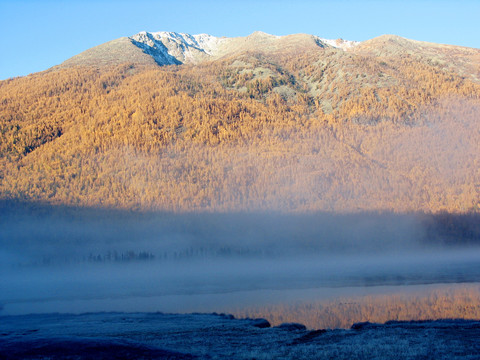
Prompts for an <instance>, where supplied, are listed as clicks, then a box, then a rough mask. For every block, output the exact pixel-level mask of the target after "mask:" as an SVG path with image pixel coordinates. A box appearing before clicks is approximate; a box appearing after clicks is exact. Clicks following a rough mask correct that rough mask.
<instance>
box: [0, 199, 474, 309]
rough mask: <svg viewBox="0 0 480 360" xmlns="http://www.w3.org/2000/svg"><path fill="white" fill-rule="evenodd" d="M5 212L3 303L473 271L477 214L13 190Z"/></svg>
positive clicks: (295, 292)
mask: <svg viewBox="0 0 480 360" xmlns="http://www.w3.org/2000/svg"><path fill="white" fill-rule="evenodd" d="M1 215H2V216H1V220H0V222H1V228H0V242H1V243H0V263H1V265H0V272H1V274H0V275H1V277H0V279H1V280H0V304H1V305H2V306H3V310H2V313H3V314H21V313H31V312H56V311H60V312H84V311H164V312H191V311H210V312H212V311H228V309H229V308H238V307H241V306H249V305H252V304H258V303H262V302H265V303H269V302H275V301H280V300H282V299H291V298H292V297H293V298H297V299H298V298H302V297H307V298H308V297H309V296H315V297H317V298H318V297H324V298H328V297H331V296H335V295H338V294H343V295H349V296H354V295H357V294H365V293H369V292H371V291H376V290H372V289H377V288H380V287H406V286H417V285H424V284H439V283H465V282H478V281H479V280H480V261H479V260H480V247H479V234H480V231H479V229H478V223H479V222H478V216H475V215H465V216H447V215H445V214H444V215H441V216H440V215H438V216H433V215H429V216H427V215H422V214H403V215H401V214H391V213H387V214H378V213H360V214H344V215H341V214H329V213H315V214H281V213H254V214H249V213H201V214H194V213H192V214H171V213H138V212H137V213H136V212H128V211H113V210H101V209H77V208H67V207H53V206H48V205H41V204H25V203H16V202H4V203H3V204H2V207H1ZM442 216H443V217H442ZM305 300H308V299H305Z"/></svg>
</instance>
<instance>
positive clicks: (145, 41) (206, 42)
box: [130, 31, 358, 65]
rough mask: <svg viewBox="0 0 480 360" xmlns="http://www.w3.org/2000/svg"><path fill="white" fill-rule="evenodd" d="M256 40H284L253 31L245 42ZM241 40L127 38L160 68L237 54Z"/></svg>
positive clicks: (342, 43) (347, 44) (160, 35)
mask: <svg viewBox="0 0 480 360" xmlns="http://www.w3.org/2000/svg"><path fill="white" fill-rule="evenodd" d="M258 38H260V39H269V41H270V40H271V41H276V40H277V39H278V40H280V39H282V38H285V37H284V36H276V35H270V34H267V33H264V32H261V31H256V32H254V33H253V34H251V35H249V36H247V37H246V38H245V39H249V40H252V41H253V42H255V41H256V40H258ZM315 38H317V39H318V40H319V41H320V42H322V43H323V44H327V45H329V46H332V47H335V48H339V49H343V50H347V49H349V48H352V47H354V46H356V45H357V44H358V42H356V41H346V40H343V39H338V40H329V39H323V38H320V37H316V36H315ZM240 39H242V38H225V37H222V38H218V37H215V36H212V35H208V34H198V35H190V34H186V33H177V32H171V31H158V32H147V31H141V32H139V33H138V34H135V35H133V36H131V37H130V40H131V41H132V42H133V43H134V44H135V45H136V46H138V47H140V48H141V49H142V50H143V51H144V52H145V53H147V54H149V55H150V56H152V57H153V58H154V60H155V61H156V62H157V63H158V64H160V65H171V64H183V63H190V64H196V63H199V62H202V61H204V60H206V59H209V58H212V57H215V56H219V55H224V54H225V53H228V51H229V49H237V50H236V51H238V49H241V48H242V46H244V45H243V44H245V43H244V42H243V40H242V41H241V42H239V40H240ZM221 45H222V46H221ZM223 45H224V46H223Z"/></svg>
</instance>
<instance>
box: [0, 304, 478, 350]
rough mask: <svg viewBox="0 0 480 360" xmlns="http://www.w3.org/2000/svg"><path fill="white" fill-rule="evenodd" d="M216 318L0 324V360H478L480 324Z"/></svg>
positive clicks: (45, 318) (114, 316)
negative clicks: (323, 325) (320, 324)
mask: <svg viewBox="0 0 480 360" xmlns="http://www.w3.org/2000/svg"><path fill="white" fill-rule="evenodd" d="M268 325H269V324H268V322H266V321H265V320H263V321H262V320H258V319H257V320H248V319H247V320H238V319H234V318H232V317H231V316H228V315H217V314H187V315H175V314H162V313H88V314H80V315H71V314H37V315H22V316H3V317H0V359H196V358H199V359H216V358H218V359H480V341H479V340H480V321H464V320H441V321H426V322H389V323H386V324H384V325H379V324H370V323H361V324H355V325H354V326H352V328H351V329H348V330H307V329H305V328H304V327H302V326H300V325H299V324H296V325H295V324H294V325H292V324H291V325H289V326H280V327H269V326H268Z"/></svg>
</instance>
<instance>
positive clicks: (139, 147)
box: [0, 36, 480, 213]
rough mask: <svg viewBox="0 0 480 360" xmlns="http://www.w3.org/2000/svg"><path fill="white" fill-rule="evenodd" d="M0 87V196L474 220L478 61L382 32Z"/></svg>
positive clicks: (143, 206) (87, 67) (61, 73)
mask: <svg viewBox="0 0 480 360" xmlns="http://www.w3.org/2000/svg"><path fill="white" fill-rule="evenodd" d="M299 44H300V45H299V46H300V47H299V46H291V47H284V48H275V49H268V48H255V47H252V48H248V49H243V50H242V51H239V52H235V53H231V54H226V55H224V56H222V57H220V58H218V59H214V60H209V61H203V62H201V63H199V64H193V65H189V64H183V65H182V64H181V65H170V66H158V65H156V64H147V63H141V62H138V63H135V62H133V63H132V62H129V63H121V64H115V63H111V64H103V65H101V66H100V65H99V66H95V65H92V62H91V59H90V62H89V64H83V65H82V63H81V61H77V62H75V64H74V65H71V66H62V67H56V68H53V69H50V70H47V71H45V72H41V73H36V74H32V75H30V76H26V77H21V78H13V79H9V80H5V81H1V82H0V197H1V198H3V199H21V200H28V201H37V200H38V201H43V202H47V203H53V204H68V205H81V206H102V207H115V208H124V209H140V210H166V211H197V210H205V211H230V210H236V211H241V210H277V211H287V212H289V211H337V212H352V211H353V212H355V211H382V210H387V211H396V212H404V211H426V212H440V211H448V212H457V213H458V212H469V211H480V196H479V194H480V80H479V77H480V50H476V49H467V48H460V47H454V46H442V45H436V44H428V43H420V42H414V41H410V40H407V39H402V38H398V37H392V36H386V37H381V38H377V39H372V40H369V41H368V42H364V43H361V44H360V45H358V46H357V47H355V48H354V49H352V50H348V51H345V50H342V49H337V48H333V47H326V46H323V47H322V46H313V45H312V46H310V45H305V44H303V43H299Z"/></svg>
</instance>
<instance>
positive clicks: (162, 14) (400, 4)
mask: <svg viewBox="0 0 480 360" xmlns="http://www.w3.org/2000/svg"><path fill="white" fill-rule="evenodd" d="M479 16H480V0H462V1H447V0H443V1H442V0H437V1H433V0H429V1H427V0H417V1H411V0H403V1H402V0H400V1H399V0H392V1H388V0H386V1H378V0H376V1H374V0H370V1H353V0H350V1H348V0H343V1H342V0H340V1H313V0H288V1H286V0H276V1H271V0H266V1H262V0H256V1H253V0H243V1H236V0H224V1H217V0H206V1H201V0H199V1H194V0H170V1H153V0H149V1H145V0H137V1H122V0H117V1H113V0H97V1H93V0H83V1H77V0H63V1H62V0H45V1H40V0H0V49H1V54H0V79H6V78H8V77H13V76H21V75H27V74H29V73H32V72H37V71H41V70H45V69H47V68H49V67H51V66H53V65H56V64H59V63H61V62H62V61H64V60H66V59H68V58H69V57H71V56H73V55H75V54H78V53H80V52H82V51H84V50H86V49H88V48H90V47H93V46H95V45H99V44H101V43H104V42H106V41H109V40H113V39H116V38H119V37H122V36H130V35H133V34H135V33H137V32H139V31H142V30H147V31H162V30H165V31H177V32H187V33H192V34H198V33H208V34H211V35H215V36H246V35H248V34H250V33H252V32H253V31H255V30H261V31H264V32H267V33H270V34H275V35H286V34H292V33H309V34H314V35H318V36H321V37H324V38H332V39H336V38H339V37H341V38H343V39H347V40H358V41H363V40H367V39H370V38H373V37H376V36H379V35H382V34H396V35H400V36H403V37H407V38H410V39H416V40H424V41H432V42H438V43H446V44H455V45H462V46H470V47H476V48H480V26H479V25H478V23H479V21H478V18H479Z"/></svg>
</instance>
